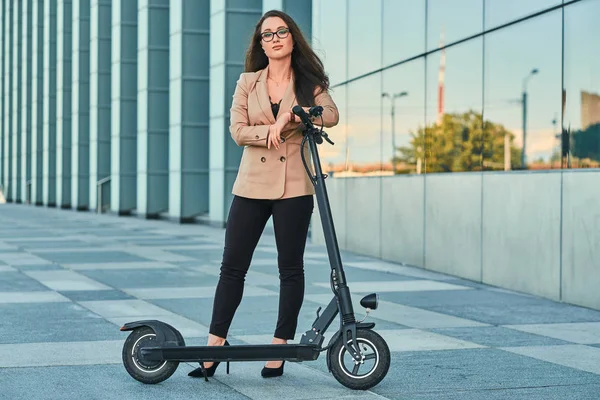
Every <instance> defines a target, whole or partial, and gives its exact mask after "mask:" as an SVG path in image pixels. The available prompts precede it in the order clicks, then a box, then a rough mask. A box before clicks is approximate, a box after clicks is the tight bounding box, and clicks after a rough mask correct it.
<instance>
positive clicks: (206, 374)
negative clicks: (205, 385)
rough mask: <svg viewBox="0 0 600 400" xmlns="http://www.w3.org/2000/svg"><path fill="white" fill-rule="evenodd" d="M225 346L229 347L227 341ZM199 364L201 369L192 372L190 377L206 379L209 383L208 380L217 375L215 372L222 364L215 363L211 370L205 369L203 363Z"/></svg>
mask: <svg viewBox="0 0 600 400" xmlns="http://www.w3.org/2000/svg"><path fill="white" fill-rule="evenodd" d="M223 346H229V342H228V341H227V340H226V341H225V343H223ZM199 364H200V367H199V368H196V369H195V370H193V371H192V372H190V373H189V374H188V376H191V377H192V378H200V377H204V380H205V381H207V382H208V378H210V377H212V376H213V375H214V374H215V372H216V371H217V367H218V366H219V364H221V362H220V361H218V362H214V363H213V365H211V366H210V368H204V363H203V362H200V363H199ZM227 374H229V361H227Z"/></svg>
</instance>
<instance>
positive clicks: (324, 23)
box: [312, 0, 348, 85]
mask: <svg viewBox="0 0 600 400" xmlns="http://www.w3.org/2000/svg"><path fill="white" fill-rule="evenodd" d="M319 15H320V18H319V22H318V24H319V28H318V29H314V30H313V32H315V36H313V38H312V45H313V48H314V49H315V52H316V53H317V55H318V56H319V57H320V58H321V60H322V61H323V65H324V66H325V71H326V72H327V74H329V82H330V83H331V84H332V85H335V84H338V83H341V82H343V81H345V80H346V79H347V74H346V58H347V53H346V40H347V36H348V35H347V34H346V1H345V0H327V1H321V2H320V10H319ZM316 32H319V33H318V35H317V33H316Z"/></svg>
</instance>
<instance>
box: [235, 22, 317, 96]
mask: <svg viewBox="0 0 600 400" xmlns="http://www.w3.org/2000/svg"><path fill="white" fill-rule="evenodd" d="M269 17H279V18H281V19H282V20H283V21H284V22H285V23H286V25H287V26H288V28H289V30H290V33H291V34H292V38H293V40H294V49H293V50H292V69H293V70H294V80H295V84H294V92H295V93H296V99H297V102H298V104H299V105H301V106H303V107H310V106H313V105H315V96H314V93H315V89H316V88H317V86H318V87H319V88H320V89H321V91H327V90H328V89H329V77H328V76H327V74H325V68H324V67H323V63H322V62H321V60H320V59H319V57H318V56H317V55H316V54H315V52H314V51H313V49H312V48H311V47H310V45H309V44H308V42H307V41H306V39H305V38H304V35H303V34H302V31H301V30H300V28H299V27H298V25H297V24H296V22H295V21H294V20H293V19H292V17H290V16H289V15H288V14H286V13H284V12H283V11H279V10H271V11H267V12H266V13H265V14H264V15H263V16H262V18H261V19H260V20H259V21H258V23H257V24H256V27H255V28H254V34H253V35H252V40H251V42H250V46H249V47H248V50H247V51H246V65H245V72H256V71H258V70H261V69H263V68H265V67H266V66H267V65H268V64H269V59H268V58H267V55H266V54H265V53H264V51H263V49H262V47H261V45H260V40H261V35H260V28H261V26H262V23H263V21H264V20H265V19H267V18H269Z"/></svg>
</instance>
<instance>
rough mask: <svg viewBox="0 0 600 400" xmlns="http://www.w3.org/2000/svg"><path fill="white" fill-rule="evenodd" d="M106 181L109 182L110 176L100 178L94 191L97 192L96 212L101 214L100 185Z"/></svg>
mask: <svg viewBox="0 0 600 400" xmlns="http://www.w3.org/2000/svg"><path fill="white" fill-rule="evenodd" d="M107 182H110V176H107V177H106V178H102V179H100V180H99V181H98V182H97V183H96V189H97V190H96V191H97V193H98V202H97V204H96V210H97V213H98V214H102V186H103V185H104V184H105V183H107Z"/></svg>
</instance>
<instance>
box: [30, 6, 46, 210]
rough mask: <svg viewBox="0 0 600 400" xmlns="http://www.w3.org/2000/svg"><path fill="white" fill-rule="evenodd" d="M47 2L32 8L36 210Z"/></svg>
mask: <svg viewBox="0 0 600 400" xmlns="http://www.w3.org/2000/svg"><path fill="white" fill-rule="evenodd" d="M45 1H47V0H39V1H34V2H33V4H32V6H33V7H32V8H33V10H32V11H33V14H32V15H33V19H32V20H33V29H32V45H33V46H32V58H31V60H32V67H33V70H32V97H31V103H32V104H31V155H32V157H31V158H32V159H31V202H32V204H35V205H37V206H40V205H42V204H43V178H44V139H43V137H44V2H45Z"/></svg>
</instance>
